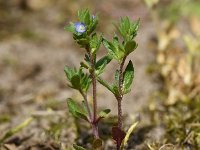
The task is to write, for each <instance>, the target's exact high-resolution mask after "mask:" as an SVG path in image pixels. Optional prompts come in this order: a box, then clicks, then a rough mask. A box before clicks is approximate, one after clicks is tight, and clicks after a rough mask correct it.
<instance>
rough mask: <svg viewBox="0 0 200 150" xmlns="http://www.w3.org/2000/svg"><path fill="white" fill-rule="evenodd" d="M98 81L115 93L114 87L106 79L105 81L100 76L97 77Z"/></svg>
mask: <svg viewBox="0 0 200 150" xmlns="http://www.w3.org/2000/svg"><path fill="white" fill-rule="evenodd" d="M97 81H98V82H99V83H100V84H102V85H103V86H104V87H106V88H107V89H108V90H109V91H111V92H112V93H113V94H114V90H113V87H112V86H111V85H110V84H109V83H107V82H106V81H104V80H103V79H101V78H100V77H98V78H97Z"/></svg>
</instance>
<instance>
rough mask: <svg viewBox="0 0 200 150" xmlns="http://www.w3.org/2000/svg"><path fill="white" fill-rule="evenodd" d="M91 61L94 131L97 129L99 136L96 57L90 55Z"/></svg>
mask: <svg viewBox="0 0 200 150" xmlns="http://www.w3.org/2000/svg"><path fill="white" fill-rule="evenodd" d="M90 62H91V67H92V71H91V77H92V88H93V90H92V92H93V123H94V125H95V128H94V131H95V138H99V134H98V127H97V124H96V119H97V93H96V92H97V91H96V88H97V85H96V84H97V83H96V76H95V65H94V64H95V62H94V58H93V56H92V55H90Z"/></svg>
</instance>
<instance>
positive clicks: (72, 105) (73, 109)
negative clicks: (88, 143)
mask: <svg viewBox="0 0 200 150" xmlns="http://www.w3.org/2000/svg"><path fill="white" fill-rule="evenodd" d="M67 105H68V109H69V112H70V113H71V114H72V115H73V116H74V117H76V118H81V119H84V120H86V121H88V118H87V112H85V111H84V109H83V108H82V107H81V106H80V105H79V104H78V103H77V102H75V101H74V100H73V99H71V98H69V99H68V100H67Z"/></svg>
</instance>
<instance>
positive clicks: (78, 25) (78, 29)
mask: <svg viewBox="0 0 200 150" xmlns="http://www.w3.org/2000/svg"><path fill="white" fill-rule="evenodd" d="M74 26H75V30H76V32H78V33H81V34H82V33H84V32H85V31H86V26H85V24H84V23H81V22H76V23H75V24H74Z"/></svg>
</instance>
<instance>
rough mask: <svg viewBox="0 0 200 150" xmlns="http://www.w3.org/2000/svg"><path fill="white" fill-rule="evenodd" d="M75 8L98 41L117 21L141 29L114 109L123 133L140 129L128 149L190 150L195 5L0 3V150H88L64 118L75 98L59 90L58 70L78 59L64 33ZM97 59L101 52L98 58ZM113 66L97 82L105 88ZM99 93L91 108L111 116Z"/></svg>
mask: <svg viewBox="0 0 200 150" xmlns="http://www.w3.org/2000/svg"><path fill="white" fill-rule="evenodd" d="M82 8H89V9H90V10H91V12H93V13H94V14H96V13H99V17H100V20H99V25H98V29H97V31H98V32H103V33H104V36H105V37H107V38H111V37H112V35H113V34H114V33H116V32H117V31H116V29H115V28H114V26H113V23H114V22H116V20H119V19H120V17H122V16H129V17H130V18H131V19H133V20H136V19H138V18H140V19H141V26H140V29H139V32H138V35H137V37H136V41H137V42H138V44H139V47H138V48H137V50H136V51H135V52H134V53H133V54H132V55H131V56H130V57H129V59H132V61H133V63H134V67H135V79H134V83H133V86H132V92H131V93H130V94H128V95H127V96H125V98H124V101H123V112H124V114H125V119H124V120H125V129H127V127H128V126H129V125H130V124H131V123H133V121H134V120H135V118H136V117H137V116H138V115H140V119H141V122H140V124H139V126H138V129H137V130H136V132H135V133H133V135H132V136H131V139H130V140H129V146H128V147H127V149H130V150H131V149H139V150H140V149H159V148H160V147H164V148H171V149H173V148H174V149H179V148H182V147H183V148H186V149H188V150H190V149H191V150H193V149H198V148H199V147H200V69H199V64H200V0H176V1H174V0H143V1H141V0H119V1H116V0H101V1H98V0H93V1H90V0H0V18H1V19H0V143H3V144H2V145H1V146H2V147H1V148H2V149H9V150H35V149H36V150H40V149H41V150H43V149H45V150H46V149H47V150H54V149H56V150H57V149H58V150H60V149H69V150H70V149H72V148H71V145H72V143H73V142H74V141H76V142H78V143H79V144H80V145H84V146H86V147H90V145H88V144H87V142H88V141H90V138H89V136H88V134H90V131H89V132H88V133H84V130H83V129H82V128H87V126H86V125H85V124H84V123H83V125H82V126H80V125H79V124H77V121H78V122H79V120H74V119H73V118H72V117H70V115H69V114H68V112H67V105H66V99H67V98H68V97H75V99H77V100H81V95H79V94H77V92H76V91H73V90H71V89H70V88H69V87H67V82H66V77H65V74H64V71H63V68H64V66H65V65H68V66H71V67H73V66H74V67H75V66H76V67H78V66H79V63H80V60H82V59H83V56H84V51H83V50H82V49H80V48H79V47H78V46H76V44H75V42H74V41H73V38H72V35H71V34H70V33H68V32H66V31H64V26H65V25H66V24H68V23H69V22H70V21H72V22H75V21H76V18H77V11H78V10H79V9H82ZM105 52H106V51H105V49H104V47H103V46H102V47H101V49H100V51H99V56H101V55H103V54H104V53H105ZM115 66H116V63H112V64H110V65H109V66H108V67H107V70H106V73H104V74H103V78H105V79H106V80H108V81H112V80H113V78H114V75H113V71H112V70H113V67H115ZM98 92H99V93H98V103H99V106H100V107H102V108H111V109H112V115H113V116H115V115H116V114H117V111H116V107H115V106H116V101H115V99H114V97H113V95H112V94H111V93H109V92H107V91H106V90H105V89H104V88H103V87H102V86H101V85H98ZM31 117H34V119H32V118H31ZM113 122H115V117H113V120H111V121H110V120H109V119H108V120H105V121H104V122H103V123H102V125H100V132H101V134H102V136H103V138H104V139H105V140H106V142H105V146H106V148H105V149H109V150H110V149H112V145H113V143H112V142H113V141H112V140H111V139H109V137H110V126H111V125H112V123H113ZM105 124H107V125H110V126H109V127H108V126H106V125H105ZM19 125H21V126H20V127H19ZM11 131H12V132H11ZM18 131H19V132H18ZM8 132H9V133H12V134H9V135H7V134H6V133H8ZM5 135H6V136H5ZM79 135H81V136H79ZM5 143H6V144H5ZM88 149H89V148H88Z"/></svg>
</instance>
